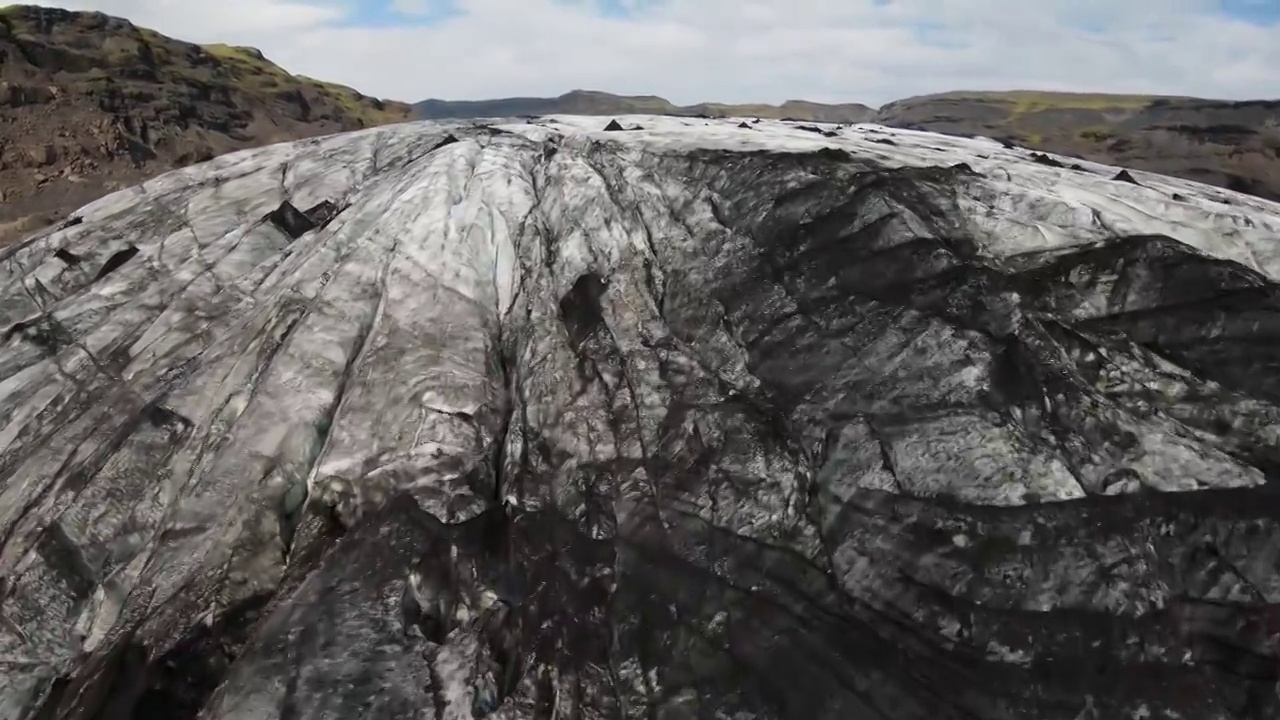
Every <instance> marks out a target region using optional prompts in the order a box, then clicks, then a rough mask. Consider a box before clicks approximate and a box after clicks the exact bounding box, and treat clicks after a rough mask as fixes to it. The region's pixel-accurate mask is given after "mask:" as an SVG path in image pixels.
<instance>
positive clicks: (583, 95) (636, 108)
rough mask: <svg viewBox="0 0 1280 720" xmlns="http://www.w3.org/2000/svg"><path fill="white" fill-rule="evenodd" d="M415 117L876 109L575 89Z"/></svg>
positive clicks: (423, 108)
mask: <svg viewBox="0 0 1280 720" xmlns="http://www.w3.org/2000/svg"><path fill="white" fill-rule="evenodd" d="M413 109H414V112H415V113H416V114H417V116H418V117H420V118H422V119H425V120H453V119H461V118H474V117H521V116H526V115H645V114H649V115H674V116H684V117H696V116H699V115H705V116H708V117H737V116H752V117H760V118H771V119H793V120H811V121H813V122H835V123H847V122H867V121H868V120H870V119H871V118H872V117H873V116H874V115H875V114H876V111H875V109H874V108H872V107H869V106H867V105H862V104H860V103H845V104H839V105H828V104H824V103H816V102H809V101H807V100H788V101H787V102H784V103H782V104H781V105H769V104H767V103H748V104H737V105H735V104H728V103H698V104H696V105H676V104H674V103H672V102H670V101H669V100H666V99H665V98H661V97H658V96H656V95H614V94H612V93H607V92H600V91H596V90H573V91H570V92H567V93H565V94H563V95H561V96H559V97H554V98H539V97H513V98H499V99H495V100H436V99H432V100H424V101H422V102H419V103H415V104H414V106H413Z"/></svg>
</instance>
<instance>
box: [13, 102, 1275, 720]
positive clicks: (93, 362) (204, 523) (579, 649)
mask: <svg viewBox="0 0 1280 720" xmlns="http://www.w3.org/2000/svg"><path fill="white" fill-rule="evenodd" d="M609 125H610V127H614V128H622V130H620V131H604V130H603V127H604V122H603V121H602V120H601V119H599V118H589V117H588V118H584V117H552V118H544V119H541V120H539V121H535V122H527V123H526V122H523V121H512V122H510V123H500V124H494V125H479V124H452V125H450V124H434V123H418V124H409V125H395V126H391V127H387V128H377V129H372V130H365V131H360V132H355V133H350V134H344V135H340V136H333V137H327V138H322V139H312V140H305V141H299V142H295V143H291V144H285V145H275V146H271V147H267V148H262V149H255V150H246V151H241V152H238V153H234V154H231V155H226V156H223V157H219V158H217V159H215V160H213V161H211V162H208V163H204V164H200V165H196V166H193V167H190V168H186V169H183V170H178V171H175V172H171V173H168V174H166V175H163V176H161V177H159V178H156V179H153V180H151V181H148V182H147V183H145V184H143V185H141V186H138V187H135V188H130V189H127V190H123V191H120V192H117V193H115V194H112V195H110V196H107V197H104V198H102V199H100V200H98V201H96V202H94V203H92V204H90V205H88V206H86V207H84V208H82V209H81V210H80V211H79V212H77V213H76V214H75V215H74V216H73V217H72V218H71V219H70V220H69V221H68V222H67V223H66V224H65V226H64V227H61V228H57V229H51V230H49V231H45V232H42V233H40V234H39V235H37V236H36V237H34V238H32V239H31V240H29V241H28V242H25V243H23V244H22V245H20V246H16V247H12V248H10V249H8V250H6V251H4V252H3V254H2V255H0V329H3V330H4V333H5V334H4V345H3V347H2V348H0V578H2V579H0V664H3V668H4V671H3V673H0V718H4V719H5V720H10V719H16V718H37V717H38V718H94V717H96V718H130V717H133V718H154V717H166V718H195V717H197V716H199V717H200V718H204V719H206V720H218V719H222V718H226V719H230V718H264V719H273V718H275V719H280V720H283V719H285V718H325V717H328V718H339V717H341V718H348V717H360V718H495V719H496V718H512V719H514V718H556V719H559V718H663V719H675V718H737V719H742V720H746V719H748V718H752V719H760V720H764V719H767V718H777V719H779V720H781V719H783V718H787V719H790V718H794V719H796V720H800V719H804V720H813V719H820V718H831V719H833V720H834V719H836V718H839V719H841V720H845V719H851V718H853V719H859V720H861V719H867V720H879V719H884V720H889V719H892V720H916V719H919V720H925V719H928V720H939V719H955V720H959V719H961V718H964V719H966V720H973V719H975V718H981V719H982V720H997V719H999V720H1015V719H1016V720H1028V719H1044V720H1048V719H1053V720H1103V719H1106V720H1110V719H1113V718H1134V719H1137V718H1163V719H1170V720H1171V719H1173V718H1180V719H1183V720H1196V719H1203V720H1210V719H1232V720H1235V719H1245V718H1249V719H1253V718H1257V719H1259V720H1261V719H1263V718H1274V717H1276V716H1277V714H1278V713H1280V697H1278V695H1277V679H1278V678H1280V662H1278V660H1280V657H1278V653H1280V607H1278V605H1277V604H1278V603H1280V572H1278V571H1277V562H1278V560H1280V495H1277V493H1276V492H1275V489H1276V487H1277V486H1276V484H1275V483H1276V472H1277V468H1278V467H1280V465H1278V463H1280V434H1278V433H1277V427H1280V425H1278V423H1280V381H1278V380H1277V378H1278V377H1280V375H1278V374H1277V369H1278V368H1280V350H1278V348H1280V343H1277V342H1276V335H1275V332H1273V331H1277V332H1280V285H1278V284H1277V278H1280V245H1277V242H1276V241H1277V236H1278V235H1280V206H1277V205H1275V204H1272V203H1268V202H1265V201H1262V200H1258V199H1256V198H1252V197H1249V196H1246V195H1242V194H1239V193H1235V192H1231V191H1226V190H1220V189H1217V188H1212V187H1209V186H1205V185H1200V184H1196V183H1194V182H1189V181H1184V180H1176V179H1171V178H1167V177H1161V176H1156V175H1150V174H1146V173H1143V172H1140V171H1121V169H1120V168H1116V167H1110V166H1103V165H1097V164H1093V163H1087V162H1082V163H1078V164H1074V166H1073V164H1072V161H1070V160H1069V159H1063V158H1055V157H1050V156H1043V155H1031V154H1030V153H1028V152H1026V151H1022V150H1017V149H1007V148H1004V147H1002V146H1001V145H1000V144H999V143H997V142H992V141H984V140H965V139H960V138H952V137H946V136H941V135H933V134H928V133H921V132H911V131H902V130H891V129H887V128H878V127H870V126H861V127H856V128H839V127H836V126H808V125H803V124H791V123H782V122H770V121H763V122H759V123H754V124H753V123H751V122H749V121H738V120H723V121H703V120H681V119H673V118H657V117H626V118H618V119H617V121H616V122H613V123H610V124H609Z"/></svg>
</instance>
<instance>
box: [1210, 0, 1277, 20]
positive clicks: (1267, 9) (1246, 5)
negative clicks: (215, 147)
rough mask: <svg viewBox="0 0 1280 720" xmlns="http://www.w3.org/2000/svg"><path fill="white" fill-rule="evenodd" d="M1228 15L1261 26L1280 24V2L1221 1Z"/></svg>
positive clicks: (1255, 0)
mask: <svg viewBox="0 0 1280 720" xmlns="http://www.w3.org/2000/svg"><path fill="white" fill-rule="evenodd" d="M1221 6H1222V11H1223V12H1224V13H1226V14H1227V15H1230V16H1232V17H1236V18H1239V19H1241V20H1246V21H1248V22H1251V23H1256V24H1259V25H1275V24H1276V23H1280V0H1221Z"/></svg>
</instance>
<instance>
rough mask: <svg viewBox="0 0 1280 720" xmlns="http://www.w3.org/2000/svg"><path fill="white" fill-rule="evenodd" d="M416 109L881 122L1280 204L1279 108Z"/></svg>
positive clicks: (1039, 99) (1266, 103) (974, 98)
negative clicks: (1163, 176)
mask: <svg viewBox="0 0 1280 720" xmlns="http://www.w3.org/2000/svg"><path fill="white" fill-rule="evenodd" d="M413 107H414V112H415V113H416V114H417V116H418V117H421V118H425V119H458V118H468V117H518V116H523V115H553V114H563V115H602V116H607V115H625V114H645V113H649V114H661V115H676V116H686V117H688V116H706V117H736V116H745V117H759V118H770V119H791V120H799V121H807V122H830V123H853V122H874V123H878V124H881V125H888V126H890V127H899V128H907V129H914V130H925V131H930V132H940V133H944V134H948V135H961V136H972V135H983V136H987V137H991V138H994V139H997V140H1001V141H1003V142H1005V143H1008V144H1012V145H1018V146H1022V147H1025V148H1028V149H1032V150H1038V151H1042V152H1051V153H1057V154H1060V155H1067V156H1072V157H1079V158H1084V159H1086V160H1094V161H1097V162H1104V163H1113V164H1120V165H1126V166H1129V167H1134V168H1137V169H1140V170H1147V171H1151V172H1159V173H1165V174H1168V175H1174V176H1177V177H1183V178H1187V179H1190V180H1198V181H1200V182H1206V183H1210V184H1213V185H1218V186H1220V187H1226V188H1229V189H1232V190H1236V191H1239V192H1244V193H1248V194H1251V195H1257V196H1259V197H1264V198H1267V199H1270V200H1280V100H1245V101H1230V100H1211V99H1203V98H1192V97H1176V96H1160V95H1119V94H1103V93H1066V92H1041V91H1034V90H1018V91H1009V92H972V91H956V92H947V93H940V94H936V95H923V96H918V97H911V98H905V99H903V100H896V101H894V102H891V103H888V104H886V105H884V106H882V107H880V108H879V109H875V108H871V107H869V106H867V105H861V104H857V103H850V104H841V105H826V104H822V103H813V102H807V101H803V100H792V101H788V102H786V103H783V104H782V105H767V104H741V105H732V104H721V103H699V104H696V105H687V106H679V105H675V104H673V103H671V102H669V101H667V100H665V99H663V98H661V97H657V96H653V95H638V96H624V95H613V94H610V93H605V92H598V91H588V90H575V91H573V92H569V93H565V94H564V95H561V96H559V97H554V98H534V97H522V98H501V99H496V100H480V101H459V102H450V101H444V100H426V101H424V102H420V103H417V104H415V105H414V106H413Z"/></svg>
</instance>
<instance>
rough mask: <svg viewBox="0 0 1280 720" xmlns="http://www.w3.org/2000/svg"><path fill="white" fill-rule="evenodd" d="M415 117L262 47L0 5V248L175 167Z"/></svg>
mask: <svg viewBox="0 0 1280 720" xmlns="http://www.w3.org/2000/svg"><path fill="white" fill-rule="evenodd" d="M409 114H410V108H409V106H408V105H404V104H401V103H391V102H384V101H381V100H378V99H376V98H371V97H365V96H364V95H361V94H360V93H357V92H356V91H354V90H352V89H351V88H347V87H342V86H339V85H333V84H330V83H323V82H319V81H316V80H311V79H309V78H304V77H299V76H295V75H291V74H289V73H287V72H285V71H284V70H282V69H280V68H279V67H277V66H276V65H274V64H272V63H271V62H270V61H268V60H267V59H266V58H264V57H263V56H262V54H261V53H259V52H258V51H257V50H254V49H253V48H240V47H229V46H226V45H212V46H205V47H202V46H199V45H193V44H191V43H186V42H182V41H180V40H174V39H173V38H169V37H166V36H164V35H161V34H160V33H157V32H155V31H153V30H149V29H147V28H140V27H136V26H134V25H133V24H132V23H130V22H129V21H127V20H124V19H121V18H115V17H111V16H109V15H104V14H102V13H82V12H68V11H65V10H58V9H55V8H43V7H36V6H29V5H11V6H7V7H4V8H0V247H3V246H4V245H6V244H8V243H10V242H16V241H17V240H19V239H21V238H22V237H24V236H25V235H27V234H29V233H31V232H34V231H35V230H37V229H39V228H41V227H44V226H46V225H49V224H52V223H56V222H60V221H61V220H62V219H63V218H64V216H65V215H66V214H67V213H68V212H70V211H72V210H74V209H75V208H77V207H79V206H81V205H83V204H85V203H86V202H89V201H91V200H94V199H96V198H98V197H101V196H102V195H104V194H106V193H108V192H111V191H114V190H118V189H120V188H123V187H128V186H130V185H133V184H135V183H138V182H141V181H142V180H144V179H146V178H149V177H152V176H154V175H157V174H159V173H161V172H164V171H167V170H171V169H173V168H176V167H181V166H183V165H189V164H191V163H194V162H200V161H203V160H208V159H210V158H212V157H215V156H217V155H221V154H223V153H226V152H229V151H232V150H239V149H242V148H247V147H254V146H258V145H265V144H268V143H272V142H279V141H283V140H293V139H297V138H303V137H309V136H312V135H323V134H327V133H334V132H341V131H344V130H355V129H359V128H364V127H370V126H372V125H379V124H385V123H389V122H398V121H402V120H406V119H408V117H409Z"/></svg>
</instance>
